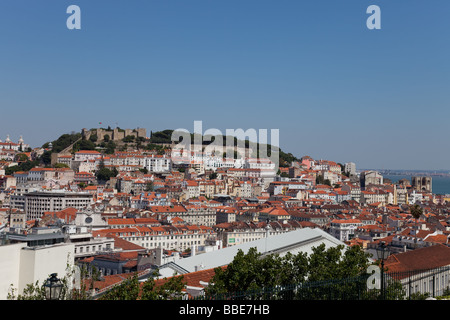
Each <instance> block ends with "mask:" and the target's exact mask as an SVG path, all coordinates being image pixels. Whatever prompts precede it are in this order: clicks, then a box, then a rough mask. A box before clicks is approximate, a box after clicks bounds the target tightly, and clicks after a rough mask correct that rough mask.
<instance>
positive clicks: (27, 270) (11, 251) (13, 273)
mask: <svg viewBox="0 0 450 320" xmlns="http://www.w3.org/2000/svg"><path fill="white" fill-rule="evenodd" d="M73 265H74V245H73V244H58V245H54V246H43V247H36V248H28V247H27V246H26V244H9V245H4V246H0V274H1V275H2V276H1V277H0V300H6V299H7V297H8V292H10V288H11V285H12V288H14V289H15V290H16V292H15V294H16V295H18V294H22V292H23V289H24V288H25V287H26V286H27V284H35V283H36V281H39V285H41V284H43V283H44V281H45V280H46V279H47V278H48V277H49V275H50V274H52V273H57V274H58V277H59V278H63V277H64V276H66V274H67V267H68V266H69V268H70V269H72V268H73Z"/></svg>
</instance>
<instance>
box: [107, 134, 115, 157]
mask: <svg viewBox="0 0 450 320" xmlns="http://www.w3.org/2000/svg"><path fill="white" fill-rule="evenodd" d="M105 136H106V135H105ZM105 141H106V140H105ZM115 151H116V144H115V143H114V141H112V140H108V143H107V144H106V150H105V153H106V154H113V153H114V152H115Z"/></svg>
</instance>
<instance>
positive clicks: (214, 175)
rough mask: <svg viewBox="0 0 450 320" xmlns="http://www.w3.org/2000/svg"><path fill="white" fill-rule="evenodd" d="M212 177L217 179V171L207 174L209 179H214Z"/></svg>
mask: <svg viewBox="0 0 450 320" xmlns="http://www.w3.org/2000/svg"><path fill="white" fill-rule="evenodd" d="M214 179H217V173H216V172H213V173H211V174H210V175H209V180H214Z"/></svg>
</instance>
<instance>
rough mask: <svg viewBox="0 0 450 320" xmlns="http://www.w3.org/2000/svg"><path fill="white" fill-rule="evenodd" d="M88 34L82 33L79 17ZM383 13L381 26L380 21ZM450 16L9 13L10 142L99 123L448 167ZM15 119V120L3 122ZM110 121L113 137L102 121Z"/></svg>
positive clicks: (399, 7) (185, 6) (114, 7)
mask: <svg viewBox="0 0 450 320" xmlns="http://www.w3.org/2000/svg"><path fill="white" fill-rule="evenodd" d="M72 4H75V5H78V6H79V7H80V8H81V17H82V20H81V21H82V23H81V30H68V29H67V27H66V19H67V18H68V17H69V15H68V14H67V13H66V9H67V7H68V6H70V5H72ZM374 4H375V5H378V6H379V7H380V8H381V21H382V22H381V26H382V27H381V29H380V30H369V29H368V28H367V27H366V20H367V18H368V17H369V15H368V14H367V13H366V9H367V7H368V6H370V5H374ZM448 9H450V4H447V3H442V2H437V1H432V2H424V1H403V2H396V3H390V2H388V1H346V2H345V3H336V2H333V1H315V2H313V1H305V2H301V3H299V2H296V1H282V2H279V1H278V2H276V3H275V2H274V1H245V2H239V1H227V2H214V3H211V2H208V1H196V2H189V3H188V2H184V1H171V2H163V1H145V2H144V1H142V2H140V1H136V2H132V3H130V2H125V1H118V2H115V3H109V2H106V1H96V2H95V3H90V2H88V1H83V0H77V1H70V2H69V1H47V2H45V5H42V4H40V3H28V2H26V1H5V2H2V4H0V39H2V45H3V47H4V50H3V52H2V57H3V59H2V62H1V64H0V70H1V76H0V105H1V110H2V118H3V121H2V126H1V128H0V139H1V140H4V139H5V138H6V135H7V134H9V135H10V138H11V139H12V140H14V141H17V140H18V139H19V136H21V135H22V136H23V138H24V139H25V141H26V142H27V143H29V144H30V145H31V146H32V147H37V146H41V145H42V144H44V143H45V142H47V141H52V140H55V139H57V138H58V137H59V136H60V135H61V134H64V133H70V132H71V131H75V132H80V130H81V128H95V127H99V126H108V125H110V126H111V127H115V126H119V127H122V128H135V127H142V128H146V129H147V131H148V132H150V130H152V131H160V130H165V129H177V128H186V129H188V130H189V131H191V132H193V126H192V124H193V122H194V121H195V120H202V121H203V123H204V128H218V129H219V130H221V131H223V132H225V129H227V128H230V129H238V128H242V129H244V130H246V129H250V128H255V129H268V130H270V129H279V133H280V147H281V149H282V150H283V151H284V152H289V153H292V154H294V155H295V156H297V157H301V156H304V155H309V156H311V157H313V158H316V159H330V160H335V161H337V162H341V163H345V162H355V163H356V164H357V166H358V167H359V168H384V169H407V170H408V169H409V170H413V169H420V170H440V169H443V170H445V169H450V166H449V165H448V164H447V163H448V161H447V159H448V158H449V155H450V152H449V151H448V148H447V146H446V145H445V141H446V137H447V136H448V129H447V127H446V121H445V120H446V118H447V116H448V115H449V111H448V109H446V108H445V106H446V104H448V102H449V93H448V84H449V80H450V79H449V76H450V72H449V71H450V68H449V62H448V59H447V57H448V53H449V51H450V50H449V49H450V46H449V44H448V42H447V41H445V36H446V35H447V30H449V27H450V22H449V21H448V19H447V17H446V12H449V11H448ZM5 120H6V121H5ZM100 122H101V123H102V124H101V125H100V124H99V123H100Z"/></svg>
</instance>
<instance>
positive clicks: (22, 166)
mask: <svg viewBox="0 0 450 320" xmlns="http://www.w3.org/2000/svg"><path fill="white" fill-rule="evenodd" d="M39 164H40V161H39V160H33V161H30V160H27V161H25V162H21V163H19V165H17V166H12V167H7V168H6V169H5V174H6V175H12V174H13V173H14V172H17V171H29V170H31V169H33V168H34V167H37V166H39Z"/></svg>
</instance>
